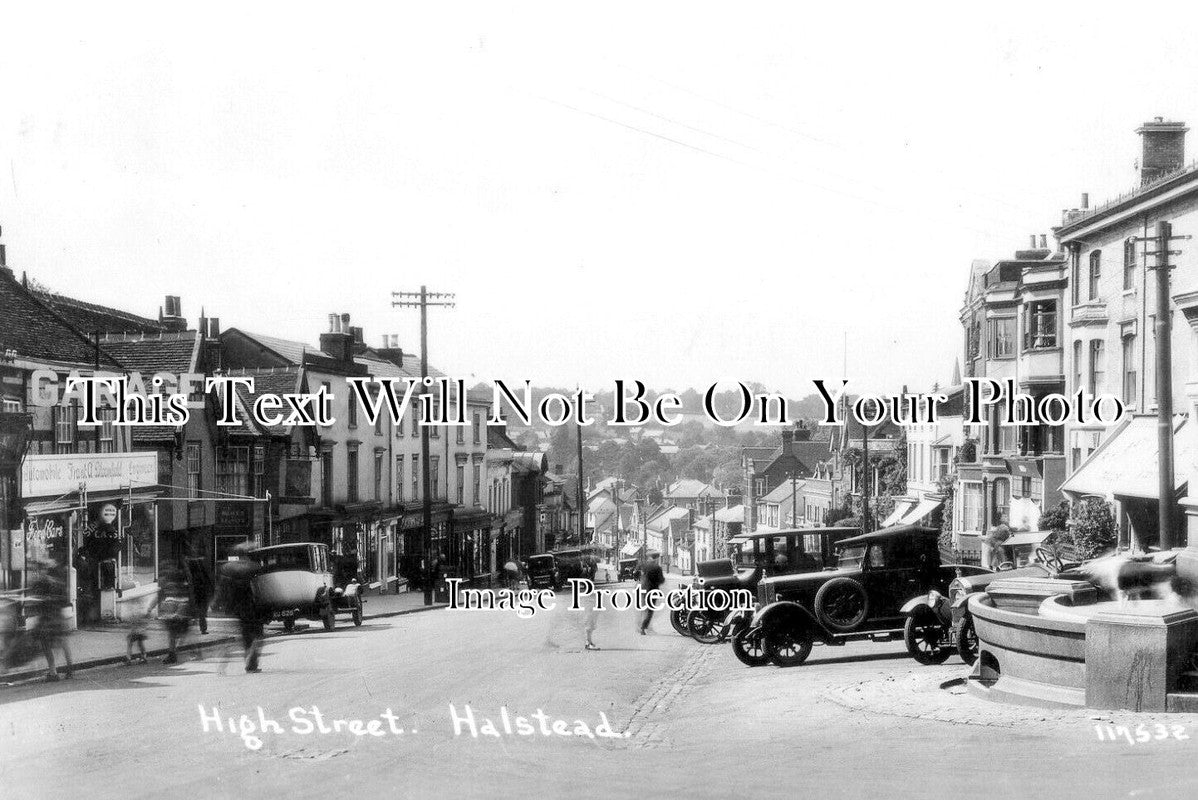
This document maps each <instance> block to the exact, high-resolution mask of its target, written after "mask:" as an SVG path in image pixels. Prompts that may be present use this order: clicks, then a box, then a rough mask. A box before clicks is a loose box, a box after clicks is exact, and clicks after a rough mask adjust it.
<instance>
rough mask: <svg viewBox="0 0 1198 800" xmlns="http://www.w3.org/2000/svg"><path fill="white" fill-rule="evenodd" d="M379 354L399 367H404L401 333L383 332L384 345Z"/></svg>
mask: <svg viewBox="0 0 1198 800" xmlns="http://www.w3.org/2000/svg"><path fill="white" fill-rule="evenodd" d="M378 354H379V356H380V357H382V358H383V359H385V360H387V361H390V362H391V363H392V364H394V365H395V366H397V367H400V368H402V367H403V350H402V349H401V348H400V346H399V335H398V334H395V333H384V334H383V346H382V347H380V348H379V349H378Z"/></svg>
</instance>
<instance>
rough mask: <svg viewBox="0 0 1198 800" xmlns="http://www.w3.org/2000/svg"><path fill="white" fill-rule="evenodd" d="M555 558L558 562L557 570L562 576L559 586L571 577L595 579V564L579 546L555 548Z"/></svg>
mask: <svg viewBox="0 0 1198 800" xmlns="http://www.w3.org/2000/svg"><path fill="white" fill-rule="evenodd" d="M553 558H554V560H555V561H556V562H557V571H558V575H559V576H560V580H559V586H560V585H564V584H565V583H566V582H567V581H568V580H570V579H571V578H587V579H593V578H594V577H595V572H594V567H595V565H594V564H592V563H591V562H590V560H589V559H588V558H587V556H586V555H585V554H583V552H582V550H579V549H577V548H574V549H569V550H554V551H553Z"/></svg>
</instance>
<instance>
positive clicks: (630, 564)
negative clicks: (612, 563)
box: [616, 558, 641, 581]
mask: <svg viewBox="0 0 1198 800" xmlns="http://www.w3.org/2000/svg"><path fill="white" fill-rule="evenodd" d="M640 577H641V560H640V559H639V558H621V559H620V562H619V564H617V565H616V580H618V581H635V580H640Z"/></svg>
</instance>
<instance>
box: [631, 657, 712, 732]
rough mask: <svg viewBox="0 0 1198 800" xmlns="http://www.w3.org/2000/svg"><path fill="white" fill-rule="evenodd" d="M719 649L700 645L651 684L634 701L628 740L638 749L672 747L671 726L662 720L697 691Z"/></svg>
mask: <svg viewBox="0 0 1198 800" xmlns="http://www.w3.org/2000/svg"><path fill="white" fill-rule="evenodd" d="M718 650H719V648H718V647H716V646H714V645H706V646H705V645H696V646H695V647H693V648H691V650H690V653H689V654H688V655H687V657H686V658H685V659H684V660H683V661H682V663H681V664H679V665H678V666H677V667H675V668H674V669H672V670H670V671H669V672H667V673H665V674H664V675H662V676H661V677H660V678H658V679H657V680H655V681H654V682H653V683H652V684H650V685H649V688H647V689H646V690H645V691H644V692H642V693H641V696H640V697H638V698H637V699H636V701H635V702H634V703H633V712H632V716H631V717H629V719H628V723H627V725H625V726H624V730H626V731H627V732H628V733H629V739H628V743H629V745H630V746H632V747H634V748H656V747H668V746H669V744H670V742H669V739H668V738H667V737H668V726H667V725H663V724H662V723H661V720H663V719H667V718H668V716H669V712H670V710H671V709H672V708H673V707H674V706H675V705H676V704H677V703H679V702H680V701H683V700H685V699H686V697H687V695H689V694H691V693H692V692H694V690H695V687H696V684H697V683H698V682H699V681H701V680H702V678H703V677H705V676H706V674H707V673H708V672H709V671H710V669H711V663H712V659H713V658H714V657H715V656H716V655H717V654H718Z"/></svg>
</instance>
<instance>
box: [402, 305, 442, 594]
mask: <svg viewBox="0 0 1198 800" xmlns="http://www.w3.org/2000/svg"><path fill="white" fill-rule="evenodd" d="M391 297H392V300H391V306H392V307H393V308H419V309H420V377H421V378H422V379H423V380H422V381H421V383H420V394H425V393H426V392H427V391H428V385H427V382H428V380H429V374H428V307H429V306H438V307H443V308H453V307H454V306H455V305H456V302H455V299H456V295H454V294H453V293H446V292H430V291H428V288H427V287H425V286H421V287H420V291H419V292H392V293H391ZM428 445H429V443H428V426H427V425H421V426H420V485H421V492H420V493H421V495H423V497H424V502H423V504H422V505H423V516H424V519H423V522H422V525H421V527H422V532H421V535H420V549H421V551H422V553H421V555H422V557H423V559H424V604H425V605H426V606H431V605H432V604H433V581H434V580H435V579H436V576H435V575H433V572H432V568H433V565H432V558H431V556H432V549H433V498H432V496H431V491H430V489H431V480H430V476H429V472H428V462H429V453H428V450H429V446H428Z"/></svg>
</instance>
